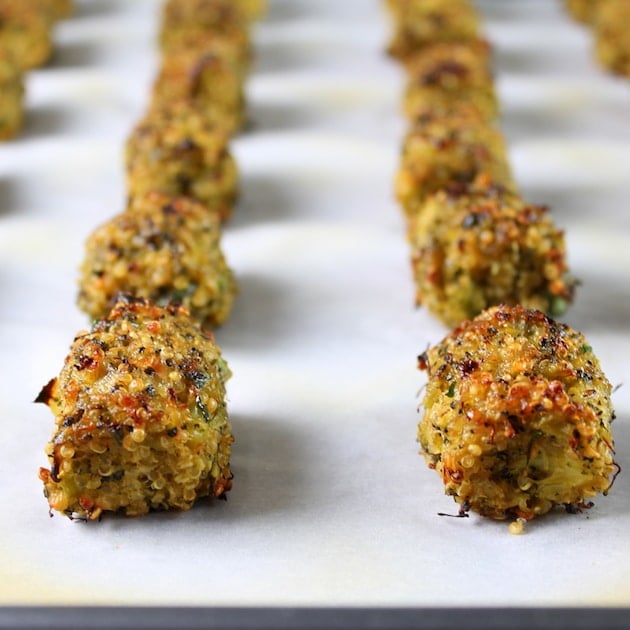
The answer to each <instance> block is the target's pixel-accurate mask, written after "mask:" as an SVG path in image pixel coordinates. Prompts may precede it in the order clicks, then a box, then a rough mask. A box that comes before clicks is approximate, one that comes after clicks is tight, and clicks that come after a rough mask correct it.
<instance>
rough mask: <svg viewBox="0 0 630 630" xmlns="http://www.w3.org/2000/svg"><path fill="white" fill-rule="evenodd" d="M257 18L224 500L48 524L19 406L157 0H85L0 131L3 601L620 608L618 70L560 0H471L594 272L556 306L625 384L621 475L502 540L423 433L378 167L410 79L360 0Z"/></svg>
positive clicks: (548, 182) (317, 0) (137, 91)
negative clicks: (468, 503)
mask: <svg viewBox="0 0 630 630" xmlns="http://www.w3.org/2000/svg"><path fill="white" fill-rule="evenodd" d="M270 3H271V10H270V13H269V15H268V16H267V19H266V20H265V21H264V22H262V23H260V24H258V25H257V26H256V31H255V42H256V50H257V62H256V65H255V68H254V71H253V73H252V76H251V78H250V80H249V83H248V100H249V104H250V117H251V125H250V127H249V128H248V130H247V131H246V132H244V133H243V134H241V135H240V136H239V137H238V138H236V139H235V140H234V143H233V151H234V154H235V156H236V158H237V161H238V163H239V167H240V170H241V177H242V196H241V200H240V202H239V206H238V208H237V209H236V211H235V214H234V217H233V220H232V221H231V222H230V223H229V225H227V226H226V227H225V235H224V240H223V246H224V249H225V252H226V256H227V257H228V260H229V262H230V264H231V266H232V267H233V268H234V270H235V272H236V274H237V277H238V279H239V282H240V286H241V292H240V295H239V297H238V300H237V303H236V306H235V310H234V313H233V317H232V319H231V320H230V322H229V323H228V324H227V325H226V326H224V327H223V328H222V329H220V330H219V331H218V332H217V340H218V342H219V344H220V345H221V346H222V348H223V352H224V355H225V357H226V359H227V360H228V361H229V363H230V365H231V368H232V370H233V372H234V377H233V379H232V381H231V382H230V384H229V399H230V401H229V405H230V407H229V408H230V412H231V417H232V422H233V429H234V433H235V436H236V439H237V441H236V443H235V445H234V451H233V470H234V474H235V479H234V488H233V490H232V491H231V492H230V495H229V499H228V501H227V502H215V503H203V502H202V503H201V504H199V505H198V506H196V507H195V508H194V509H193V510H191V511H189V512H186V513H173V514H171V513H163V514H152V515H149V516H147V517H143V518H139V519H125V518H120V517H111V516H109V517H105V518H104V519H103V520H102V522H100V523H91V524H84V523H77V522H70V521H68V520H67V519H65V518H64V517H62V516H59V515H56V516H55V517H54V518H50V517H49V515H48V509H47V504H46V501H45V499H44V497H43V496H42V485H41V482H40V481H39V480H38V478H37V470H38V467H39V466H41V465H45V464H46V458H45V456H44V453H43V448H44V445H45V442H46V441H47V440H48V439H49V436H50V433H51V431H52V426H53V421H52V416H51V414H50V412H49V411H48V410H47V409H46V408H45V407H44V406H42V405H34V404H33V403H32V402H31V401H32V400H33V399H34V397H35V396H36V395H37V393H38V392H39V390H40V388H41V386H42V385H43V384H45V383H46V382H47V381H48V380H49V379H50V378H51V377H52V376H55V375H56V374H57V373H58V372H59V370H60V368H61V365H62V363H63V359H64V357H65V355H66V353H67V350H68V348H69V345H70V343H71V341H72V338H73V337H74V335H75V333H76V332H77V331H78V330H80V329H82V328H85V327H87V321H86V318H85V317H84V316H83V314H82V313H80V312H79V311H78V309H77V308H76V306H75V296H76V278H77V268H78V266H79V264H80V262H81V260H82V257H83V244H84V240H85V238H86V236H87V235H88V234H89V232H90V231H91V230H92V229H94V228H95V227H96V226H97V225H98V224H100V223H101V222H103V221H105V220H107V219H109V218H110V217H111V216H113V215H114V214H116V213H118V212H120V211H121V210H122V209H123V207H124V195H125V192H124V186H123V167H122V146H123V143H124V140H125V138H126V136H127V134H128V133H129V131H130V129H131V126H132V124H133V123H134V122H135V121H136V120H137V119H138V118H139V116H140V115H141V113H142V112H143V109H144V107H145V104H146V100H147V97H148V93H149V86H150V83H151V80H152V78H153V75H154V72H155V70H156V64H157V59H158V57H157V51H156V47H155V29H156V25H157V17H158V8H159V6H160V2H158V1H157V0H133V1H129V0H77V4H78V14H77V15H76V16H75V17H73V18H72V19H70V20H67V21H65V22H63V23H62V24H60V25H59V26H58V28H57V31H56V53H55V57H54V60H53V62H52V63H51V64H50V65H49V66H48V67H46V68H43V69H40V70H37V71H34V72H32V73H31V74H30V75H29V77H28V86H27V88H28V100H27V108H28V124H27V127H26V130H25V132H24V134H23V135H22V136H21V137H20V138H19V139H18V140H16V141H14V142H11V143H6V144H2V145H0V291H1V293H0V295H1V299H0V357H1V359H2V361H1V362H0V412H1V413H0V427H1V430H2V440H0V504H1V506H2V509H1V510H0V604H115V605H120V604H158V605H162V604H196V605H211V606H212V605H243V606H247V605H271V606H275V605H295V604H311V605H322V606H323V605H362V606H369V605H412V606H427V605H444V606H464V605H465V606H470V605H526V606H546V605H576V606H580V605H620V604H622V605H630V540H629V537H628V532H629V531H630V482H629V478H628V474H630V456H629V452H630V394H629V387H630V358H629V357H630V335H629V328H630V326H629V321H630V283H629V282H628V276H629V270H630V247H629V246H628V235H629V230H630V213H629V212H628V208H627V206H628V200H629V199H630V117H629V116H628V111H630V81H625V80H621V79H615V78H612V77H610V76H607V75H606V74H605V73H604V72H603V71H602V70H601V69H600V68H599V67H598V66H597V65H596V63H595V62H594V60H593V58H592V55H591V41H592V39H591V36H590V34H589V33H588V32H587V31H586V29H584V28H583V27H582V26H579V25H578V24H576V23H574V22H572V21H571V20H570V18H569V17H568V16H567V15H565V14H564V13H563V11H562V8H561V5H560V3H559V2H556V1H554V0H535V1H534V0H510V1H509V2H506V1H505V0H482V1H480V2H478V6H479V9H480V11H482V15H483V16H484V24H485V29H486V33H487V36H488V37H489V38H490V40H491V41H492V42H493V43H494V44H495V47H496V70H497V72H496V81H497V86H498V89H499V93H500V97H501V102H502V105H503V115H502V119H501V126H502V128H503V130H504V132H505V134H506V138H507V141H508V144H509V147H510V155H511V159H512V163H513V167H514V170H515V175H516V178H517V180H518V182H519V183H520V185H521V188H522V191H523V193H524V194H525V196H526V197H527V198H528V199H531V200H532V201H535V202H537V203H546V204H549V205H550V207H551V208H552V212H553V214H554V217H555V219H556V222H557V223H558V224H559V225H560V226H562V227H563V228H564V229H565V230H566V236H567V242H568V248H569V258H570V262H571V266H572V269H573V272H574V274H575V275H577V276H578V277H579V278H580V279H581V281H582V285H581V287H580V288H579V291H578V294H577V299H576V303H575V304H574V306H573V307H572V308H571V309H570V311H569V312H568V313H567V315H566V317H565V318H564V320H565V321H566V322H567V323H569V324H570V325H572V326H575V327H576V328H579V329H580V330H582V332H584V334H585V335H586V336H587V338H588V339H589V341H590V343H591V344H592V346H593V348H594V350H595V352H596V353H597V354H598V356H599V358H600V360H601V362H602V365H603V367H604V370H605V371H606V373H607V375H608V377H609V379H610V381H611V382H612V383H613V384H615V385H620V388H619V389H618V390H617V391H616V392H615V394H614V401H615V406H616V409H617V415H618V418H617V420H616V422H615V425H614V429H615V437H616V446H617V459H618V461H619V463H620V464H621V466H622V468H623V469H624V471H623V472H622V473H621V475H620V477H619V478H618V479H617V482H616V484H615V486H614V488H613V489H612V491H611V493H610V494H609V496H607V497H599V498H598V499H597V501H596V505H595V507H594V508H593V509H592V510H591V511H589V512H588V513H584V514H581V515H567V514H564V513H557V514H556V513H554V514H552V515H549V516H547V517H546V518H543V519H540V520H539V521H535V522H532V523H530V524H528V526H527V527H526V531H525V533H524V534H523V535H522V536H512V535H510V534H508V531H507V524H506V523H496V522H492V521H488V520H485V519H482V518H479V517H477V516H474V515H472V516H471V518H469V519H454V518H446V517H440V516H438V515H437V513H438V512H452V513H455V512H456V510H457V506H456V505H455V503H454V502H453V501H452V500H451V499H450V498H449V497H446V496H444V494H443V488H442V484H441V481H440V480H439V478H438V476H437V475H436V474H435V473H434V472H433V471H431V470H429V469H428V468H427V467H426V465H425V463H424V460H423V459H422V458H421V457H420V456H419V455H418V445H417V443H416V440H415V431H416V424H417V422H418V419H419V414H418V412H417V405H418V403H419V396H418V392H419V390H420V389H421V388H422V385H423V383H424V378H425V377H424V376H423V374H422V373H420V372H418V371H417V370H416V356H417V354H419V353H420V352H422V351H423V350H425V349H426V348H427V346H428V345H430V344H433V343H436V342H437V341H439V340H440V339H441V338H442V337H443V336H444V335H445V334H446V333H447V330H446V329H445V328H444V327H443V326H442V325H441V324H439V323H438V322H437V321H436V320H435V319H433V318H432V317H431V316H430V315H429V314H428V313H426V312H425V311H423V310H417V309H415V308H414V306H413V286H412V281H411V274H410V269H409V262H408V249H407V244H406V242H405V237H404V227H403V222H402V217H401V212H400V210H399V208H398V207H397V206H396V204H395V202H394V201H393V197H392V193H391V189H392V178H393V174H394V171H395V169H396V166H397V159H398V151H399V148H400V143H401V139H402V134H403V131H404V129H405V122H404V121H403V120H402V118H401V117H400V115H399V105H400V99H401V94H402V76H401V74H400V72H399V70H398V68H397V67H396V66H395V65H394V64H393V63H392V62H390V61H389V60H388V59H387V58H386V57H385V56H384V54H383V48H384V46H385V44H386V40H387V36H388V24H387V19H386V15H385V13H384V12H383V11H382V8H381V5H380V4H379V3H378V2H377V1H372V0H346V1H344V2H337V1H335V0H270Z"/></svg>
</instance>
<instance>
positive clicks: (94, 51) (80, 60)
mask: <svg viewBox="0 0 630 630" xmlns="http://www.w3.org/2000/svg"><path fill="white" fill-rule="evenodd" d="M104 52H105V51H104V50H102V49H101V48H100V47H99V46H98V45H97V44H95V43H93V42H89V41H78V42H63V43H62V42H60V43H56V44H55V47H54V50H53V54H52V57H51V59H50V61H49V63H48V64H47V67H49V68H77V67H79V68H83V67H86V68H87V67H92V66H94V65H96V64H97V63H98V62H99V61H100V60H101V58H102V56H103V54H104Z"/></svg>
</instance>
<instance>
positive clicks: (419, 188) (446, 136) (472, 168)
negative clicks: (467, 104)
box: [394, 109, 516, 219]
mask: <svg viewBox="0 0 630 630" xmlns="http://www.w3.org/2000/svg"><path fill="white" fill-rule="evenodd" d="M482 173H483V174H485V175H487V176H488V177H489V178H490V179H491V180H492V181H493V182H496V183H498V184H501V185H503V186H505V187H506V188H509V189H515V188H516V184H515V183H514V180H513V178H512V173H511V168H510V163H509V160H508V154H507V147H506V144H505V139H504V137H503V134H502V133H501V131H500V130H499V129H498V128H497V127H495V126H493V125H490V124H489V123H488V122H487V121H485V120H484V119H483V118H482V117H480V116H479V115H478V113H477V112H476V111H475V110H470V109H460V110H457V111H454V112H452V113H451V114H447V115H431V116H425V117H423V118H422V119H419V120H417V121H415V123H414V124H413V125H412V126H411V127H410V128H409V130H408V131H407V133H406V135H405V137H404V139H403V143H402V151H401V158H400V164H399V168H398V171H397V173H396V176H395V181H394V194H395V196H396V199H397V200H398V202H399V203H400V205H401V207H402V209H403V211H404V213H405V216H406V217H407V218H408V219H409V218H411V217H413V216H415V215H416V214H418V213H419V212H421V211H422V206H423V204H424V202H425V200H426V198H427V197H428V196H429V195H430V194H432V193H434V192H436V191H438V190H442V189H444V188H447V187H449V186H451V185H454V184H455V185H460V184H467V183H471V182H473V181H474V180H475V179H476V178H477V177H478V176H479V175H481V174H482Z"/></svg>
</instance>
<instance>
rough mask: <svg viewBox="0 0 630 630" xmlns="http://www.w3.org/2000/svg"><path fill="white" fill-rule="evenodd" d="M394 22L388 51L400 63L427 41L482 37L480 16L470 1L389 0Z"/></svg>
mask: <svg viewBox="0 0 630 630" xmlns="http://www.w3.org/2000/svg"><path fill="white" fill-rule="evenodd" d="M386 6H387V8H388V9H389V12H390V15H391V17H392V22H393V35H392V38H391V41H390V43H389V45H388V48H387V52H388V53H389V54H390V55H391V56H392V57H394V58H396V59H398V60H399V61H401V62H403V63H404V62H405V61H406V60H407V59H409V58H410V57H411V56H413V55H414V54H415V53H417V52H418V50H420V48H422V47H423V46H426V45H427V44H434V43H436V42H447V41H468V40H476V39H479V34H480V21H479V15H478V13H477V11H476V9H475V7H474V6H473V4H472V3H471V2H469V0H386Z"/></svg>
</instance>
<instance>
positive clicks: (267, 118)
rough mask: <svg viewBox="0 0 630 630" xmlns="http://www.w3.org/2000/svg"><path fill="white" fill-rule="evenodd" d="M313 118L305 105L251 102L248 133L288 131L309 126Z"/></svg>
mask: <svg viewBox="0 0 630 630" xmlns="http://www.w3.org/2000/svg"><path fill="white" fill-rule="evenodd" d="M312 120H313V117H312V114H309V113H308V112H307V110H306V108H305V107H302V106H300V105H297V104H294V105H286V104H280V103H261V102H255V101H252V102H250V104H249V112H248V122H247V127H246V130H245V131H246V133H256V132H257V131H259V130H260V131H286V130H290V129H298V128H300V127H306V126H308V125H309V124H310V123H311V122H312Z"/></svg>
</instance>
